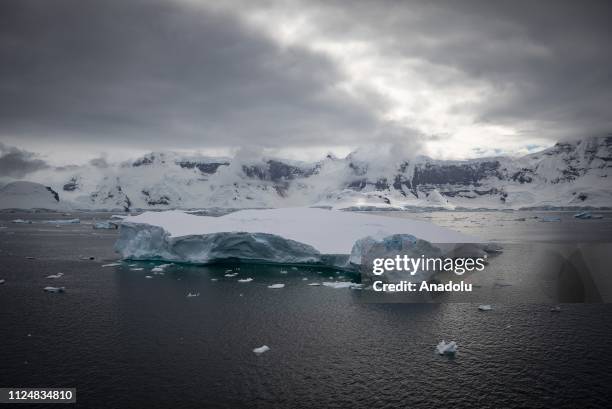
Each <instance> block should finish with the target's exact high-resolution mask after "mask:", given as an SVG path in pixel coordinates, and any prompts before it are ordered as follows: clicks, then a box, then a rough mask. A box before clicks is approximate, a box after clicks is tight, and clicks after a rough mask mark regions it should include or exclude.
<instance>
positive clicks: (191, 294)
mask: <svg viewBox="0 0 612 409" xmlns="http://www.w3.org/2000/svg"><path fill="white" fill-rule="evenodd" d="M199 296H200V293H192V292H191V291H190V292H188V293H187V298H192V297H199Z"/></svg>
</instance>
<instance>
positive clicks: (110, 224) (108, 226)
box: [92, 221, 119, 230]
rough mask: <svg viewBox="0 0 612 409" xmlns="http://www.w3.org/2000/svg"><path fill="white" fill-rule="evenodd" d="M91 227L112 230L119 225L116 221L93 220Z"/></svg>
mask: <svg viewBox="0 0 612 409" xmlns="http://www.w3.org/2000/svg"><path fill="white" fill-rule="evenodd" d="M92 227H93V228H94V229H99V230H114V229H118V228H119V225H118V224H117V223H113V222H109V221H103V222H95V223H94V224H93V226H92Z"/></svg>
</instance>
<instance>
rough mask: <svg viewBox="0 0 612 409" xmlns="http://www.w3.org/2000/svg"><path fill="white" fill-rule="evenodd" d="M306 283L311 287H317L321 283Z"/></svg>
mask: <svg viewBox="0 0 612 409" xmlns="http://www.w3.org/2000/svg"><path fill="white" fill-rule="evenodd" d="M308 285H309V286H311V287H319V286H320V285H321V283H309V284H308Z"/></svg>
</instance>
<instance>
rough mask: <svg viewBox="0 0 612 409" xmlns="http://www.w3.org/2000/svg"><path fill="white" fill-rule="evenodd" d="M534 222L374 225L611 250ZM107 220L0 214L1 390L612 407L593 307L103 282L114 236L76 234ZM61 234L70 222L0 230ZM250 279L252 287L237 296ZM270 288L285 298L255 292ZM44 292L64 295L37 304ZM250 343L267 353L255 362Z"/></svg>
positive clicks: (184, 404) (124, 274)
mask: <svg viewBox="0 0 612 409" xmlns="http://www.w3.org/2000/svg"><path fill="white" fill-rule="evenodd" d="M542 214H550V213H543V212H539V213H538V212H512V213H505V212H486V213H485V212H443V213H419V214H414V213H401V214H400V213H397V212H389V213H387V214H386V215H387V216H388V217H413V218H419V219H426V220H431V221H432V222H434V223H437V224H440V225H444V226H447V227H451V228H454V229H457V230H461V231H464V232H466V233H470V234H474V235H477V236H480V237H483V238H486V239H490V240H492V239H499V238H503V239H504V240H505V241H514V242H529V241H534V242H535V241H538V240H543V241H545V240H550V241H574V240H578V241H590V242H597V241H606V240H607V241H609V239H610V237H612V234H610V233H612V216H611V215H610V214H604V215H605V218H604V219H602V220H597V221H595V220H588V221H576V220H574V219H573V218H572V216H571V213H559V214H560V215H561V217H562V221H561V222H559V223H542V222H539V221H537V219H533V216H536V215H542ZM107 216H108V215H107V214H94V213H84V214H73V215H71V216H58V215H57V214H44V213H36V214H25V213H1V214H0V227H2V228H1V229H0V279H5V280H6V283H5V284H2V285H0V324H1V325H0V386H1V387H26V386H29V387H76V388H77V404H76V406H77V407H84V408H123V407H129V408H138V407H140V408H233V407H244V408H253V407H255V408H258V407H261V408H269V407H279V408H302V407H304V408H326V407H331V408H345V407H347V408H349V407H350V408H375V407H376V408H378V407H381V408H395V407H400V408H405V407H411V408H430V407H448V406H452V407H455V408H462V407H471V408H474V407H490V408H500V407H507V408H519V407H520V408H587V407H589V408H591V407H601V408H606V407H610V405H611V404H610V399H611V398H612V392H611V391H612V389H611V388H610V384H612V375H610V372H611V369H612V354H611V353H610V347H611V345H612V307H611V306H610V305H608V304H563V305H562V311H561V312H560V313H553V312H551V311H550V306H549V305H539V304H514V303H512V304H500V305H495V306H494V310H493V311H489V312H481V311H478V309H477V308H476V305H475V304H369V303H364V302H362V301H361V300H360V292H359V291H354V290H349V289H334V288H329V287H324V286H320V287H313V286H308V285H307V284H308V283H312V282H322V281H329V280H343V279H348V278H340V276H341V275H342V273H339V272H337V271H335V270H329V269H320V268H314V269H306V268H299V269H297V270H296V269H291V268H288V267H278V266H255V265H245V264H243V265H218V266H186V265H172V266H169V267H167V268H166V269H165V273H164V275H154V274H153V273H152V272H151V268H152V267H154V266H155V264H154V263H148V262H134V263H123V264H122V265H120V266H116V267H102V265H103V264H106V263H112V262H114V261H116V260H117V255H116V254H115V253H114V252H113V244H114V241H115V239H116V236H117V232H116V231H105V230H92V228H91V225H89V224H86V223H89V222H90V221H91V220H92V218H94V217H96V218H105V217H107ZM72 217H80V218H81V219H82V221H83V223H82V224H80V225H62V226H61V227H55V226H54V225H44V224H38V223H34V224H28V225H21V224H12V223H10V222H9V221H10V220H12V219H16V218H24V219H32V220H48V219H57V218H72ZM522 218H525V221H517V220H516V219H522ZM90 258H93V259H90ZM130 265H131V266H130ZM140 268H142V270H134V269H140ZM226 270H232V271H234V272H237V273H238V276H236V277H231V278H229V277H225V273H226ZM283 271H286V272H287V273H286V274H284V273H283ZM59 272H62V273H64V276H63V277H62V278H60V279H58V280H50V279H46V278H45V277H46V276H47V275H49V274H55V273H59ZM147 275H150V276H152V278H150V279H147V278H145V276H147ZM247 277H251V278H253V281H252V282H249V283H239V282H238V281H237V279H239V278H247ZM330 277H331V279H330ZM211 279H216V280H217V281H211ZM304 279H307V280H304ZM274 283H284V284H285V288H282V289H269V288H268V287H267V286H268V285H270V284H274ZM47 285H55V286H65V287H66V292H65V293H63V294H48V293H45V292H43V290H42V288H43V287H45V286H47ZM189 292H191V293H199V294H200V295H199V296H198V297H191V298H188V297H186V295H187V294H188V293H189ZM442 339H445V340H454V341H456V342H457V343H458V345H459V352H458V353H457V354H456V356H455V357H454V358H449V357H444V356H439V355H437V354H436V353H435V351H434V349H435V346H436V344H437V343H438V342H439V341H440V340H442ZM264 344H265V345H268V346H269V347H270V348H271V349H270V351H268V352H266V353H264V354H262V355H259V356H258V355H255V354H254V353H253V352H252V349H253V348H255V347H259V346H262V345H264Z"/></svg>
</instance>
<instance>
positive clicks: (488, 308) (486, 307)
mask: <svg viewBox="0 0 612 409" xmlns="http://www.w3.org/2000/svg"><path fill="white" fill-rule="evenodd" d="M478 309H479V310H480V311H491V310H492V309H493V307H491V306H490V305H489V304H480V305H479V306H478Z"/></svg>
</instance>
